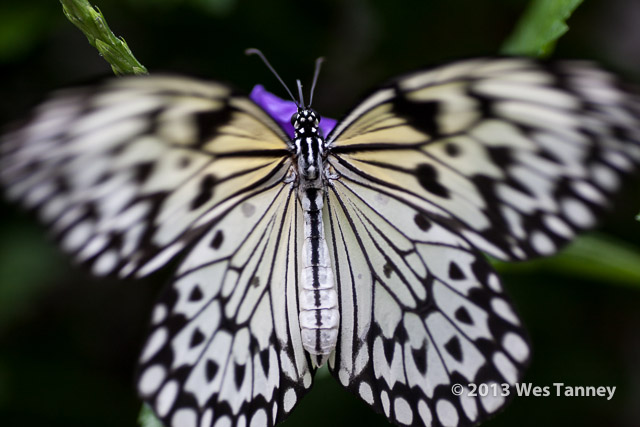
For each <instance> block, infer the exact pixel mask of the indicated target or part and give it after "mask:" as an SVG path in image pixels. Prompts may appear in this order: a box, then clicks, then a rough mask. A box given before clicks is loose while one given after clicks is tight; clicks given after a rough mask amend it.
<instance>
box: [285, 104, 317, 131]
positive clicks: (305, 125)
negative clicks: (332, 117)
mask: <svg viewBox="0 0 640 427" xmlns="http://www.w3.org/2000/svg"><path fill="white" fill-rule="evenodd" d="M291 125H293V129H294V131H295V137H296V138H297V137H299V136H318V135H319V136H322V130H321V129H320V126H319V125H320V115H319V114H318V113H316V112H315V111H314V110H312V109H311V108H309V107H298V111H296V112H295V113H294V114H293V115H292V116H291Z"/></svg>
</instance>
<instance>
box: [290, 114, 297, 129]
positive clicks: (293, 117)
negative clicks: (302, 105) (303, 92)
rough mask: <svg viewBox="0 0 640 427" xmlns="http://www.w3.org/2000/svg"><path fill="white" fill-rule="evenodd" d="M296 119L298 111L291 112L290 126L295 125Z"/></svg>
mask: <svg viewBox="0 0 640 427" xmlns="http://www.w3.org/2000/svg"><path fill="white" fill-rule="evenodd" d="M297 120H298V113H295V114H293V116H291V126H293V127H295V126H296V121H297Z"/></svg>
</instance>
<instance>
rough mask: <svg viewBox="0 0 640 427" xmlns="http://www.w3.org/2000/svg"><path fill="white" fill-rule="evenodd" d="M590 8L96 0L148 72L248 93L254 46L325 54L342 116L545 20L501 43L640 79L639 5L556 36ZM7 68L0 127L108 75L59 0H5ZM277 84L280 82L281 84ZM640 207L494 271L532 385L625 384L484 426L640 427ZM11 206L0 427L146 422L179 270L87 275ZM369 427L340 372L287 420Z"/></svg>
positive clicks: (298, 55)
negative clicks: (144, 360) (139, 390)
mask: <svg viewBox="0 0 640 427" xmlns="http://www.w3.org/2000/svg"><path fill="white" fill-rule="evenodd" d="M569 3H572V4H569ZM578 3H579V2H578V1H574V2H568V3H567V2H564V1H557V2H545V1H541V2H537V4H538V5H539V6H529V2H527V1H526V0H491V1H485V2H469V1H464V0H449V1H444V0H430V1H423V0H407V1H405V2H402V3H398V2H387V1H383V0H354V1H349V2H341V1H339V0H333V1H326V2H314V3H302V2H293V1H287V0H273V1H270V2H262V1H259V0H246V1H242V2H241V1H235V0H182V1H179V0H100V1H99V3H98V6H99V7H100V9H101V11H102V12H104V14H105V16H106V17H107V18H108V19H109V23H110V25H111V27H112V28H113V29H114V32H115V33H116V34H119V35H123V36H126V38H127V40H128V41H129V43H130V44H131V47H132V50H133V51H134V53H135V54H136V55H137V56H138V57H139V58H140V59H141V62H142V63H144V64H145V65H147V66H148V67H149V69H150V70H151V72H160V71H167V70H171V71H174V72H182V73H191V74H198V75H204V76H207V77H210V78H215V79H219V80H223V81H230V82H232V83H233V84H234V85H236V86H237V87H239V88H240V89H242V90H245V91H248V90H250V89H251V87H252V86H253V85H254V84H256V83H266V84H267V85H271V84H272V81H273V79H272V76H270V75H269V74H268V72H266V71H265V69H264V67H261V66H257V65H256V62H255V61H250V60H247V58H245V57H244V55H243V53H242V52H243V51H244V49H245V48H247V47H252V46H255V47H259V48H261V49H262V50H263V51H264V52H265V53H266V54H267V55H268V56H269V58H270V60H271V62H272V63H273V64H274V65H275V66H276V68H277V69H278V71H279V73H281V74H282V76H283V77H284V78H285V80H286V81H293V79H295V78H297V77H301V78H303V79H304V78H310V76H311V72H312V64H313V60H314V59H315V58H316V57H317V56H320V55H323V56H325V57H326V58H327V62H326V64H325V67H324V70H323V73H322V76H321V79H320V82H319V88H318V94H317V96H316V101H315V102H316V105H317V108H318V109H319V110H320V111H322V112H323V113H325V114H326V115H328V116H334V117H339V116H340V115H342V114H344V113H345V111H346V108H348V107H349V106H350V105H352V104H353V103H354V102H355V101H356V100H357V99H358V98H359V97H361V96H362V95H363V93H364V92H365V91H366V90H367V88H371V87H373V86H375V85H377V84H379V83H380V82H381V81H383V80H384V79H385V78H389V77H392V76H394V75H397V74H400V73H403V72H407V71H411V70H414V69H417V68H419V67H422V66H425V65H427V64H435V63H440V62H443V61H446V60H449V59H453V58H458V57H469V56H478V55H492V54H495V53H496V52H498V51H500V49H501V46H502V45H503V42H504V40H506V39H507V38H508V36H509V35H510V34H512V32H513V29H514V28H516V27H517V28H518V30H516V33H517V32H518V31H521V32H522V34H523V35H526V34H527V31H525V30H521V29H520V28H523V26H524V28H527V27H528V28H536V30H535V34H533V36H531V34H532V33H531V32H530V31H529V36H527V37H524V36H519V37H518V38H515V37H514V38H510V39H509V40H510V42H509V44H508V46H509V47H508V49H509V50H507V52H509V53H519V54H533V55H537V54H539V53H540V52H543V53H544V52H548V51H549V49H553V48H554V47H555V48H556V53H555V54H554V56H556V57H586V58H591V59H597V60H599V61H601V62H604V63H605V64H608V65H609V66H611V67H613V68H615V69H619V70H622V71H627V72H629V71H630V73H629V76H628V77H629V78H631V79H632V80H635V81H640V73H639V70H640V68H638V67H636V66H637V62H634V60H635V59H634V57H633V56H629V55H623V54H619V53H616V52H620V50H619V48H620V46H624V45H625V44H631V45H633V44H634V43H635V44H636V45H638V44H639V43H638V41H639V40H638V33H637V32H636V33H634V32H633V26H631V27H629V26H625V25H624V23H623V22H622V21H623V20H624V17H627V16H628V17H633V16H634V13H638V2H637V1H635V0H591V1H589V2H584V4H582V5H581V7H580V8H578V9H577V10H576V11H575V12H574V14H573V16H572V18H571V20H570V22H569V23H570V25H571V31H569V32H568V33H567V34H566V35H565V36H564V37H563V38H562V39H561V42H560V43H558V44H557V46H556V45H555V42H554V40H555V39H556V38H557V37H559V36H560V35H561V34H562V33H563V32H564V31H565V30H563V28H564V25H565V24H564V20H565V16H568V14H570V13H571V10H573V9H574V8H575V7H576V6H577V4H578ZM540 5H541V6H540ZM543 6H547V7H548V6H552V8H551V9H552V10H555V12H554V13H556V15H555V17H553V16H549V15H545V14H544V13H542V12H540V10H542V9H535V8H536V7H537V8H542V7H543ZM554 8H555V9H554ZM534 9H535V10H537V12H533V11H532V10H534ZM525 11H528V12H525ZM558 14H559V15H560V17H558ZM517 22H519V23H518V24H516V23H517ZM523 22H524V23H523ZM636 27H637V25H636ZM623 28H627V29H629V28H631V29H630V30H628V31H631V32H624V31H622V29H623ZM514 40H516V41H514ZM505 49H507V48H505ZM503 52H505V51H504V50H503ZM0 65H1V66H2V68H3V69H2V71H3V74H4V76H5V77H4V79H3V81H2V83H1V84H2V92H1V93H2V97H1V98H0V121H1V122H2V123H6V122H8V121H9V120H10V119H19V118H20V117H23V116H25V115H26V114H27V111H28V108H29V107H30V106H31V105H33V104H34V103H36V102H37V101H38V99H40V98H41V97H42V95H43V94H44V93H46V92H47V91H49V90H51V89H54V88H57V87H60V86H63V85H68V84H73V83H76V82H78V81H82V80H87V79H92V78H95V77H98V76H104V75H108V74H109V73H110V70H109V69H108V67H106V66H105V64H104V62H103V61H102V59H100V57H99V56H98V55H97V54H96V51H95V50H94V49H93V48H91V47H90V46H89V45H88V44H87V43H86V40H85V39H84V38H83V36H82V35H81V34H80V33H79V32H78V31H77V30H76V29H75V28H73V27H72V26H71V25H69V23H68V22H67V21H66V20H65V18H64V15H63V14H62V13H61V10H60V7H59V4H58V3H57V2H51V1H50V0H4V1H3V3H2V5H0ZM270 89H271V90H272V91H274V92H276V93H278V91H279V90H280V88H279V87H277V86H275V84H274V85H273V87H270ZM639 199H640V191H638V187H637V185H636V186H632V187H630V188H629V189H628V191H627V192H626V193H625V194H624V195H623V196H621V198H620V200H619V203H618V204H617V205H616V209H615V210H614V211H612V212H611V213H610V214H609V215H608V217H607V219H606V220H605V223H604V225H603V227H602V229H601V231H600V233H599V234H597V235H596V234H591V235H588V236H586V237H583V238H581V239H580V240H578V241H577V242H575V243H574V244H573V245H572V246H570V247H569V248H567V250H566V251H565V252H563V253H562V254H560V255H559V256H556V257H553V258H549V259H545V260H538V261H532V262H528V263H521V264H503V263H501V264H499V265H498V268H499V270H500V272H501V276H502V278H503V281H504V284H505V287H506V288H508V290H509V291H510V293H511V295H512V297H513V299H514V302H515V305H516V306H517V307H518V310H519V312H520V314H521V315H522V318H523V320H524V322H525V324H526V326H527V328H528V330H529V331H530V334H531V338H532V341H533V345H534V358H533V363H532V366H531V367H530V369H529V371H528V372H527V375H526V377H525V381H528V382H532V383H534V384H535V385H541V386H544V385H551V384H552V383H553V382H558V381H560V382H565V383H568V384H575V385H616V386H617V387H618V391H617V392H616V396H615V398H614V399H612V400H611V401H604V400H594V399H588V398H574V399H567V398H553V397H550V398H544V399H542V398H538V399H534V398H516V399H514V401H513V402H512V403H511V404H510V405H509V407H508V408H507V409H506V411H504V413H502V414H500V415H498V416H497V417H495V418H494V419H493V420H491V421H490V422H489V423H487V424H486V425H492V426H508V425H514V424H517V425H550V426H551V425H557V426H564V425H569V424H573V425H583V426H601V425H613V426H616V425H618V426H633V425H636V424H637V421H638V420H639V419H640V409H639V408H638V406H637V399H638V396H640V374H639V372H640V371H638V368H637V361H638V360H640V338H639V335H638V330H640V309H639V308H640V293H639V292H638V291H637V285H638V283H639V281H638V275H639V274H640V262H638V259H639V258H638V250H637V248H638V246H639V245H640V231H639V230H638V228H639V227H638V224H637V222H634V221H633V217H634V215H635V214H636V213H637V201H638V200H639ZM1 206H2V207H1V209H0V233H1V234H0V425H8V426H12V425H20V426H42V425H46V426H65V427H73V426H86V425H92V426H105V427H106V426H114V425H118V426H127V425H129V426H133V425H136V424H137V413H138V410H139V408H140V402H139V400H138V398H137V397H136V395H135V391H134V387H133V371H134V367H135V361H136V358H137V356H138V352H139V350H140V347H141V346H142V343H143V341H144V339H145V333H146V331H145V329H146V322H147V319H148V316H149V313H150V310H151V307H152V305H153V301H154V299H155V297H156V295H157V293H158V290H159V288H160V287H161V286H162V285H163V284H164V283H166V282H167V281H168V280H169V277H170V273H171V268H168V269H167V271H164V272H160V273H158V274H156V275H154V276H152V277H150V278H149V279H145V280H142V281H139V282H133V283H132V282H122V281H111V280H106V279H103V280H97V279H93V278H91V277H90V276H89V275H88V274H86V273H82V272H81V271H82V270H78V269H76V268H72V267H71V266H70V264H69V261H68V259H67V258H65V257H63V256H62V255H60V254H59V253H58V252H57V251H56V250H55V245H53V244H52V242H50V241H48V240H47V239H46V238H45V237H44V236H45V233H44V232H43V229H42V227H40V226H38V225H36V223H37V222H36V221H35V219H33V218H30V217H29V216H28V215H27V216H25V214H24V213H23V212H22V211H20V210H19V209H18V208H16V207H15V206H13V205H9V204H3V205H1ZM79 271H80V272H79ZM608 285H616V286H608ZM618 285H622V286H618ZM363 423H365V424H367V425H372V426H375V425H380V426H383V425H387V422H386V420H385V419H384V418H383V417H380V416H378V415H376V414H374V413H373V412H372V411H370V410H369V409H368V408H367V407H366V405H364V404H363V403H361V402H360V401H358V400H357V399H356V398H355V397H354V396H352V395H350V394H349V393H347V392H346V391H344V390H343V389H342V388H341V387H340V386H339V384H338V383H337V382H336V381H335V380H334V379H333V378H331V377H330V376H328V375H318V376H317V377H316V384H315V386H314V388H313V390H312V391H311V392H310V393H309V395H308V396H307V397H305V398H304V399H303V400H302V402H301V404H300V406H299V408H297V409H296V411H294V413H293V415H292V416H291V417H290V419H289V421H287V425H288V426H291V427H293V426H297V425H300V426H305V427H314V426H325V425H339V426H341V425H352V424H363ZM149 427H150V426H149Z"/></svg>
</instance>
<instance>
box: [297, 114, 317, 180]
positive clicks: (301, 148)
mask: <svg viewBox="0 0 640 427" xmlns="http://www.w3.org/2000/svg"><path fill="white" fill-rule="evenodd" d="M319 123H320V116H319V115H318V114H317V113H316V112H315V111H313V110H312V109H310V108H299V109H298V112H297V113H295V114H294V115H293V116H292V117H291V124H292V125H293V128H294V130H295V136H294V139H293V144H294V147H295V150H296V156H297V159H298V174H299V176H300V178H301V184H302V186H303V187H305V188H306V187H308V186H313V187H315V188H321V187H322V183H321V178H322V177H321V175H322V173H321V172H322V169H323V166H322V163H323V154H324V138H323V136H322V131H321V130H320V127H319V126H318V124H319Z"/></svg>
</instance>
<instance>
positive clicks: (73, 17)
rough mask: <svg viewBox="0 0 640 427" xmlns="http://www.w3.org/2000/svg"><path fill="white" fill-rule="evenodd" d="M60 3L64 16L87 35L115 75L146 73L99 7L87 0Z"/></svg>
mask: <svg viewBox="0 0 640 427" xmlns="http://www.w3.org/2000/svg"><path fill="white" fill-rule="evenodd" d="M60 3H62V10H63V12H64V14H65V16H66V17H67V18H68V19H69V21H71V22H72V23H73V25H75V26H76V27H78V28H79V29H80V31H82V32H83V33H84V35H85V36H87V39H88V40H89V43H90V44H91V46H93V47H95V48H96V49H98V52H100V56H102V57H103V58H104V59H105V60H106V61H107V62H108V63H109V64H110V65H111V69H112V70H113V72H114V73H115V74H116V75H117V76H121V75H124V74H148V72H147V69H146V68H145V67H144V65H142V64H140V63H139V62H138V60H137V59H136V58H135V57H134V56H133V53H132V52H131V49H129V46H127V43H126V42H125V41H124V39H123V38H121V37H116V36H115V35H114V34H113V33H112V32H111V30H110V29H109V25H107V21H106V19H105V18H104V16H103V15H102V12H100V10H99V9H97V8H93V7H92V6H91V5H90V4H89V2H88V1H87V0H60Z"/></svg>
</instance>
